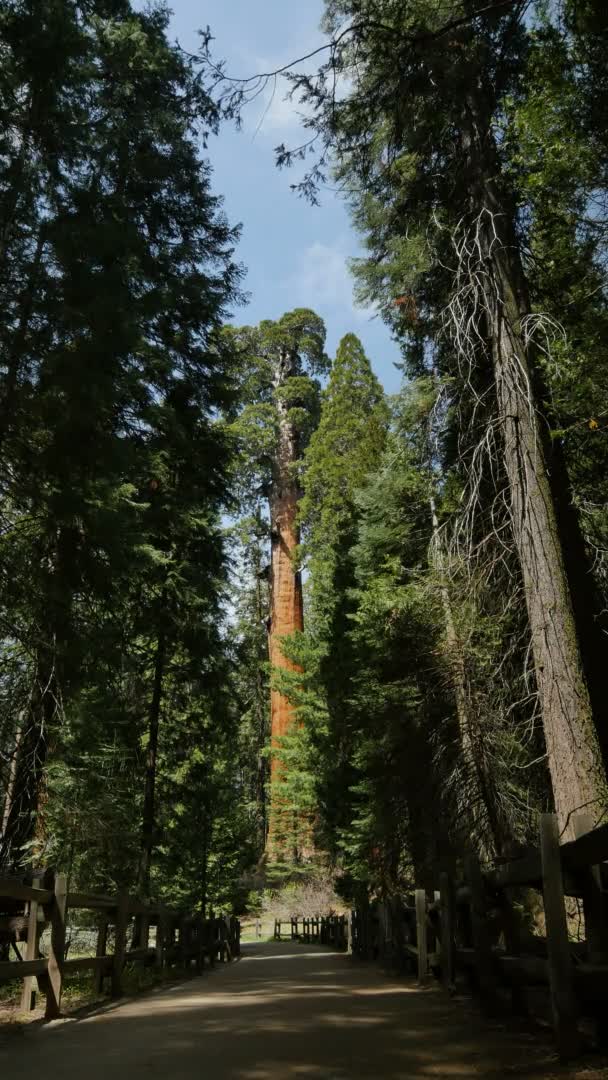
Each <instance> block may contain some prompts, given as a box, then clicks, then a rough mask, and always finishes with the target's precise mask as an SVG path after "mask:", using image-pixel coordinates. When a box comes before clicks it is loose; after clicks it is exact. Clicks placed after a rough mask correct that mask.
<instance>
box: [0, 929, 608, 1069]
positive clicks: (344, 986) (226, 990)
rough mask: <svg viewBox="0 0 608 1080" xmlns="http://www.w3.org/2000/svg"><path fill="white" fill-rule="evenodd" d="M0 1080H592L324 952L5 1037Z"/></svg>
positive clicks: (289, 954) (298, 951) (305, 952)
mask: <svg viewBox="0 0 608 1080" xmlns="http://www.w3.org/2000/svg"><path fill="white" fill-rule="evenodd" d="M0 1074H1V1075H2V1077H6V1080H25V1078H26V1077H27V1078H28V1080H31V1077H34V1076H43V1077H44V1080H82V1078H85V1080H102V1078H103V1080H106V1078H109V1080H144V1078H146V1080H150V1078H153V1077H159V1078H160V1077H162V1078H163V1080H194V1078H196V1080H199V1078H201V1080H202V1078H204V1080H355V1078H357V1077H367V1078H370V1080H371V1078H373V1080H397V1078H399V1080H427V1078H428V1080H432V1078H437V1077H443V1078H446V1080H458V1078H460V1080H467V1078H469V1077H471V1078H479V1077H485V1078H488V1080H489V1078H493V1080H499V1078H507V1080H509V1078H516V1080H553V1078H555V1080H557V1078H558V1077H559V1078H564V1080H565V1078H568V1080H599V1078H600V1077H601V1078H604V1080H606V1078H608V1069H606V1068H603V1067H602V1066H601V1065H600V1063H599V1061H596V1062H593V1061H592V1062H590V1063H589V1064H587V1065H584V1064H581V1065H579V1067H578V1068H576V1069H575V1068H567V1067H565V1066H559V1065H558V1064H557V1062H556V1059H555V1055H554V1053H553V1051H552V1049H551V1045H550V1042H549V1041H548V1037H547V1038H546V1037H545V1036H544V1035H543V1033H542V1032H541V1033H539V1032H525V1031H522V1030H521V1029H517V1028H514V1027H513V1026H512V1025H509V1026H507V1025H506V1024H504V1023H490V1022H488V1021H485V1020H483V1019H482V1018H481V1016H480V1015H479V1012H478V1009H477V1006H476V1005H475V1004H474V1003H473V1002H472V1001H460V1000H458V1001H454V1000H450V999H449V998H448V997H447V996H446V995H445V994H444V993H443V992H442V991H441V990H440V989H438V988H436V987H430V988H428V989H422V990H421V989H419V988H418V987H417V986H416V984H415V983H413V982H411V981H405V980H403V981H402V980H395V979H393V978H389V977H387V976H385V975H383V974H382V973H381V972H379V971H378V970H377V969H375V968H374V967H372V966H369V965H364V964H361V963H358V962H356V961H352V960H350V959H349V958H347V957H345V956H343V955H342V954H335V953H331V952H329V951H327V950H326V949H323V948H319V947H314V946H306V945H291V944H285V943H280V942H277V943H272V944H260V945H250V946H245V949H244V958H243V959H242V960H241V961H240V962H239V963H236V964H233V965H230V966H227V967H225V968H220V969H219V970H217V969H216V972H214V973H211V974H208V975H204V976H203V977H202V978H197V979H193V980H191V981H189V982H187V983H185V984H179V985H176V986H172V987H170V988H168V989H163V990H161V991H157V992H154V993H152V994H149V995H147V996H145V997H141V998H139V999H137V1000H132V1001H128V1002H126V1003H123V1004H115V1005H112V1006H107V1007H106V1008H104V1009H103V1010H99V1011H98V1012H97V1013H95V1014H94V1015H92V1016H88V1017H87V1018H85V1019H79V1020H65V1021H56V1022H54V1023H52V1024H48V1025H46V1026H42V1027H36V1026H29V1027H28V1028H24V1029H19V1030H18V1033H15V1034H13V1035H9V1036H7V1037H5V1038H4V1041H3V1043H2V1048H1V1050H0Z"/></svg>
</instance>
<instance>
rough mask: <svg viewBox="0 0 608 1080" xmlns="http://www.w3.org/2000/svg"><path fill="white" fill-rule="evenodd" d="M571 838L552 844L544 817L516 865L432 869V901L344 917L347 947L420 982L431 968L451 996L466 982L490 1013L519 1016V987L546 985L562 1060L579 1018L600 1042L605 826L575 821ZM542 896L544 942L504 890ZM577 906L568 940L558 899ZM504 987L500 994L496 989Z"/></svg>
mask: <svg viewBox="0 0 608 1080" xmlns="http://www.w3.org/2000/svg"><path fill="white" fill-rule="evenodd" d="M574 831H575V833H578V836H577V838H576V839H574V840H571V841H569V842H568V843H565V844H560V842H559V833H558V827H557V819H556V818H555V816H554V815H552V814H544V815H542V819H541V827H540V844H539V847H538V849H535V850H531V851H529V852H527V853H526V855H525V856H523V857H522V858H520V859H514V860H513V861H511V862H502V863H500V864H498V865H496V866H493V867H491V868H489V867H487V868H483V867H482V866H481V865H480V863H479V861H478V860H477V859H476V858H475V857H474V856H470V857H469V858H468V859H467V860H466V862H465V868H464V876H462V875H461V877H460V879H459V880H457V879H456V878H455V876H454V875H453V874H452V873H450V871H449V870H446V869H441V870H440V871H439V872H438V875H437V878H438V881H437V884H438V886H439V888H438V889H437V891H435V892H434V893H433V894H432V896H431V895H430V894H428V893H427V892H426V891H425V890H423V889H417V890H415V893H414V895H413V897H412V901H413V902H412V901H410V902H403V901H399V900H394V899H393V900H392V901H391V902H386V903H383V904H376V905H374V906H373V907H370V908H367V909H366V910H361V911H353V912H352V913H351V916H350V918H349V920H348V921H349V923H350V929H349V930H348V932H347V933H348V936H349V938H350V945H349V947H350V948H351V949H352V951H353V952H354V953H355V954H357V955H359V956H361V957H363V958H368V959H372V958H377V959H380V960H384V961H387V962H390V961H392V962H397V963H401V964H404V963H405V964H406V963H407V962H408V960H409V961H410V962H411V963H413V964H415V966H416V968H417V972H418V979H419V981H420V982H425V981H426V980H427V978H428V976H429V974H430V972H431V971H433V972H435V973H436V974H437V975H438V976H439V977H440V978H441V980H442V982H443V983H444V985H445V986H446V987H447V988H449V989H453V987H454V986H455V984H456V981H457V978H458V976H459V975H465V976H466V977H467V981H468V982H469V985H470V986H471V987H472V988H473V989H475V990H476V991H477V992H478V993H479V995H480V998H481V1001H482V1003H483V1005H484V1006H485V1007H486V1008H487V1009H489V1010H494V1009H495V1008H497V1007H498V1006H499V1005H500V1004H501V998H502V999H504V998H505V996H506V997H507V999H508V998H510V1003H511V1006H512V1008H513V1009H514V1010H515V1011H517V1012H522V1011H526V993H525V990H526V987H528V986H543V985H545V986H547V987H548V990H549V994H550V999H551V1007H552V1014H553V1025H554V1030H555V1036H556V1042H557V1046H558V1049H559V1052H560V1055H561V1056H562V1057H563V1058H570V1057H573V1056H575V1055H576V1054H577V1053H578V1052H579V1049H580V1046H581V1038H580V1033H579V1019H580V1018H581V1017H582V1016H584V1015H586V1016H590V1017H592V1018H593V1019H595V1021H596V1023H597V1033H598V1036H599V1038H603V1039H604V1040H605V1039H606V1031H605V1023H604V1015H603V1014H604V1011H605V1005H606V1001H607V1000H608V915H607V905H606V898H607V895H608V894H607V892H606V890H605V884H606V883H605V882H604V881H603V877H602V875H603V873H604V867H602V864H603V863H605V862H606V861H608V825H602V826H600V827H598V828H595V829H591V828H590V822H589V820H588V819H587V818H585V817H583V816H580V817H579V818H578V819H576V820H575V821H574ZM522 888H530V889H533V890H537V891H538V892H539V893H541V894H542V897H543V903H544V915H545V925H546V937H544V938H542V937H535V936H534V935H533V934H532V933H530V932H527V933H526V932H524V928H523V926H522V920H521V918H519V917H518V915H517V912H516V909H515V907H514V903H513V901H514V896H513V890H519V892H520V894H521V889H522ZM566 896H571V897H577V898H579V899H581V900H582V903H583V910H584V921H585V940H584V941H583V942H580V943H579V942H573V941H571V940H570V936H569V924H568V917H567V913H566V906H565V897H566ZM503 988H504V990H507V995H505V993H504V992H503Z"/></svg>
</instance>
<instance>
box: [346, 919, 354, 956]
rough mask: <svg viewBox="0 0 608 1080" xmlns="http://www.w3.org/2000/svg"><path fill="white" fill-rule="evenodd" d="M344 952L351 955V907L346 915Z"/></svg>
mask: <svg viewBox="0 0 608 1080" xmlns="http://www.w3.org/2000/svg"><path fill="white" fill-rule="evenodd" d="M346 952H347V953H348V955H349V956H352V955H353V913H352V909H350V910H349V912H348V915H347V916H346Z"/></svg>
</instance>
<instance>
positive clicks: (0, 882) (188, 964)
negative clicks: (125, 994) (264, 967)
mask: <svg viewBox="0 0 608 1080" xmlns="http://www.w3.org/2000/svg"><path fill="white" fill-rule="evenodd" d="M71 910H72V911H73V910H86V911H94V912H97V915H98V918H97V947H96V953H95V956H84V957H76V958H74V959H70V958H68V955H67V951H66V921H67V915H68V911H71ZM132 920H134V929H133V932H131V922H132ZM112 927H113V930H114V933H113V937H114V949H113V952H112V953H108V952H107V946H108V935H109V931H110V929H111V928H112ZM151 928H155V929H156V933H155V941H154V945H151V944H150V929H151ZM47 929H50V942H49V949H48V956H46V957H43V956H41V955H40V939H41V937H42V934H43V932H44V931H45V930H47ZM0 941H3V942H4V943H5V945H8V946H9V949H11V950H12V952H13V953H14V955H15V957H16V959H9V960H0V982H7V981H11V980H13V979H23V990H22V995H21V1010H22V1011H24V1012H27V1011H30V1010H31V1009H32V1008H33V1003H34V987H33V978H34V977H36V978H37V980H38V986H39V988H40V990H41V991H42V993H43V994H44V995H45V997H46V1008H45V1016H46V1017H47V1018H48V1019H53V1018H55V1017H57V1016H59V1015H60V1008H61V995H62V989H63V981H64V978H65V976H66V975H67V974H69V973H71V972H75V971H83V970H91V971H92V972H93V978H94V986H95V989H96V990H97V992H98V993H102V992H103V988H104V979H106V978H107V979H109V981H110V989H111V994H112V996H113V997H119V996H120V995H121V993H122V990H123V974H124V969H125V965H126V964H142V965H154V966H155V967H156V968H157V969H158V970H159V971H160V972H161V973H162V974H163V975H165V974H167V973H168V972H169V970H170V968H171V967H172V966H173V965H180V966H181V967H183V968H185V969H186V970H188V969H192V968H193V967H194V969H195V970H196V971H201V970H202V969H203V966H204V962H205V959H206V958H207V959H208V960H209V962H210V963H211V964H214V963H215V960H216V958H217V957H219V958H220V959H221V960H222V961H224V960H226V959H228V960H230V959H232V958H233V957H234V956H237V955H238V954H239V953H240V923H239V921H238V919H236V918H234V917H230V918H210V919H203V918H202V917H201V916H200V915H191V914H184V912H179V911H174V910H172V909H170V908H167V907H162V906H160V905H158V904H144V903H142V902H140V901H138V900H137V899H135V898H134V897H132V896H129V895H128V894H127V893H119V894H118V895H117V896H115V897H112V896H100V895H96V894H89V893H80V892H71V891H69V889H68V885H67V881H66V878H65V877H64V876H63V875H62V874H56V875H53V874H49V873H47V874H45V875H42V876H40V877H39V878H37V879H35V880H34V882H33V883H32V884H26V883H24V882H23V881H19V880H18V879H14V878H0ZM22 942H24V952H25V955H22V952H21V949H20V944H21V943H22ZM22 948H23V946H22Z"/></svg>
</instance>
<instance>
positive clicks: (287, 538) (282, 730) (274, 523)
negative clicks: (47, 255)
mask: <svg viewBox="0 0 608 1080" xmlns="http://www.w3.org/2000/svg"><path fill="white" fill-rule="evenodd" d="M293 366H294V358H293V357H291V356H290V354H289V353H288V352H285V353H284V354H283V356H282V357H281V360H280V362H279V364H278V365H277V373H276V378H275V386H276V387H277V388H279V387H280V386H282V385H283V383H284V381H285V380H286V379H287V378H288V377H289V375H290V374H291V373H292V369H293ZM277 408H278V413H279V439H278V448H277V453H276V457H275V462H274V469H273V478H272V485H271V492H270V528H271V541H272V547H271V564H270V631H269V641H268V648H269V657H270V664H271V666H272V667H273V668H279V669H283V670H284V671H299V670H301V669H300V668H299V667H298V665H297V664H294V663H293V661H292V660H290V659H288V658H287V657H286V656H285V654H284V652H283V648H282V643H281V639H282V638H283V637H285V636H286V635H289V634H293V633H294V632H295V631H297V630H303V628H304V611H303V600H302V582H301V577H300V573H299V571H298V570H297V569H296V567H295V566H294V554H295V550H296V548H297V545H298V543H299V539H300V538H299V530H298V526H297V509H298V499H299V496H300V491H299V487H298V484H297V481H296V479H295V477H294V475H293V468H294V465H295V462H296V460H297V436H296V433H295V431H294V429H293V425H292V424H291V422H290V420H289V416H288V410H287V407H286V405H285V404H284V402H282V401H280V400H279V401H278V403H277ZM294 723H295V710H294V707H293V705H292V704H291V702H290V701H289V699H288V698H287V697H286V696H285V694H282V693H281V692H280V691H279V690H276V689H272V690H271V695H270V733H271V747H272V750H273V755H272V758H271V771H270V787H271V806H270V829H269V835H268V846H269V849H270V850H271V851H272V849H273V847H274V846H275V837H276V832H277V828H276V824H277V818H278V817H279V816H280V814H281V807H280V794H279V786H280V777H281V771H282V764H281V761H280V759H279V758H278V756H277V753H276V751H277V750H278V749H279V747H280V741H281V739H282V738H283V737H284V736H285V735H287V734H288V733H289V732H290V730H291V729H292V728H293V725H294ZM273 818H274V824H273Z"/></svg>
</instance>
